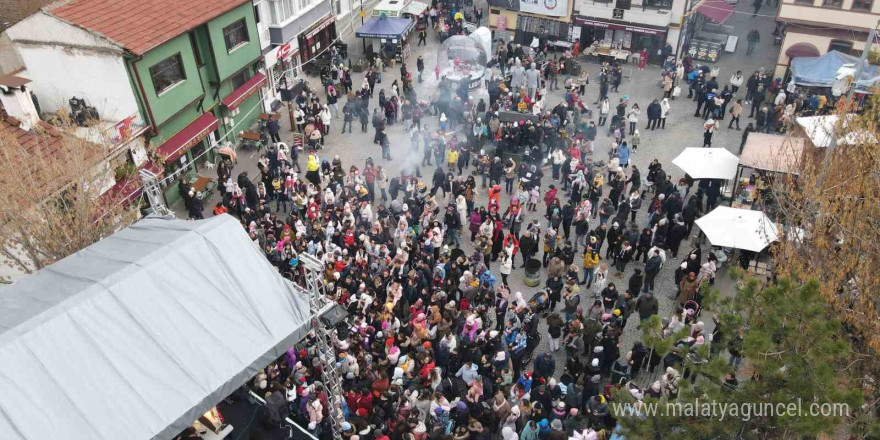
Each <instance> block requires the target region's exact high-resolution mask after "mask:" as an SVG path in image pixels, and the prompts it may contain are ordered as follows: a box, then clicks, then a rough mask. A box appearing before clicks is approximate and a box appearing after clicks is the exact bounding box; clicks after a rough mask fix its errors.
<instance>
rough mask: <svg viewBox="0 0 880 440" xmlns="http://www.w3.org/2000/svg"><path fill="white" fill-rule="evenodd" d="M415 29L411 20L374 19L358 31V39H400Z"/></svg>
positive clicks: (380, 17) (384, 17)
mask: <svg viewBox="0 0 880 440" xmlns="http://www.w3.org/2000/svg"><path fill="white" fill-rule="evenodd" d="M412 27H413V21H412V20H411V19H409V18H388V17H386V16H384V15H382V16H379V17H372V18H370V19H369V20H367V22H366V23H364V25H363V26H361V28H360V29H359V30H358V31H357V33H356V35H357V37H358V38H383V39H387V38H392V39H395V38H396V39H400V38H403V36H404V35H406V33H407V32H409V30H410V29H411V28H412Z"/></svg>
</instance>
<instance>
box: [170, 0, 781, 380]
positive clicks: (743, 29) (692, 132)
mask: <svg viewBox="0 0 880 440" xmlns="http://www.w3.org/2000/svg"><path fill="white" fill-rule="evenodd" d="M483 10H484V11H486V10H487V9H486V8H485V7H484V8H483ZM760 14H763V15H772V14H775V11H774V10H772V8H771V7H766V6H765V7H764V8H763V9H762V10H761V11H760ZM484 21H485V18H484ZM726 24H727V25H729V26H732V27H733V28H734V29H735V31H736V34H737V35H738V36H739V44H738V46H737V48H736V52H735V53H724V54H723V56H722V57H721V59H720V61H719V62H718V63H717V64H718V66H719V67H720V72H719V75H718V82H719V86H720V87H719V88H722V87H723V86H724V85H725V84H729V78H730V76H731V75H732V74H733V73H735V72H736V71H737V70H741V71H742V72H743V75H744V76H746V77H748V76H749V75H750V74H751V73H752V72H754V71H755V70H757V69H759V68H760V67H764V68H765V69H767V70H768V71H770V72H772V71H773V67H774V65H775V60H776V56H777V53H778V50H779V47H778V46H774V45H773V36H772V35H771V32H772V31H773V29H774V21H773V19H772V18H770V17H762V16H760V15H759V16H758V17H752V15H751V7H750V6H749V3H748V2H740V4H739V5H738V6H737V11H736V13H735V14H734V15H733V16H732V17H731V18H730V20H729V21H728V22H727V23H726ZM753 26H757V27H758V29H759V31H760V33H761V42H760V43H759V45H758V47H757V48H756V49H755V51H754V52H753V53H752V54H751V55H746V54H745V52H746V44H745V42H746V34H748V32H749V31H750V30H751V29H752V27H753ZM344 40H345V42H346V43H348V47H349V56H350V58H351V60H352V62H355V61H356V60H357V59H359V58H360V56H361V55H362V50H363V49H362V42H361V41H359V40H358V39H356V38H355V37H354V35H353V33H352V34H350V35H349V36H348V37H347V38H344ZM416 41H417V38H416V37H413V38H412V41H411V44H412V45H413V48H412V49H413V51H412V56H411V57H410V59H409V61H408V63H407V68H408V70H409V71H410V72H412V73H413V75H414V76H415V75H416V74H417V70H416V68H415V60H416V58H417V57H418V56H419V55H421V56H422V57H423V58H424V60H425V66H426V67H425V75H424V81H423V82H422V83H417V82H416V84H415V88H416V92H417V94H418V96H419V97H420V99H427V97H429V96H430V95H431V93H432V91H433V90H434V89H435V88H436V87H437V85H438V81H437V80H436V79H435V77H434V74H433V68H434V66H435V65H436V60H437V53H438V50H439V49H440V43H441V41H440V40H439V39H438V37H437V36H436V35H435V34H434V33H433V31H429V34H428V45H427V46H419V47H416V46H415V43H416ZM580 61H581V67H582V68H583V69H587V71H588V72H589V73H590V78H591V79H595V78H598V76H599V69H600V66H599V64H596V63H595V62H589V61H586V60H583V59H582V60H580ZM709 66H710V67H712V66H714V65H712V64H709ZM626 68H627V69H632V71H631V72H632V73H631V75H630V76H629V77H628V78H626V77H625V78H624V80H623V82H622V84H621V86H620V92H619V93H610V94H609V98H610V100H611V102H612V107H613V106H614V105H615V104H616V102H617V99H618V98H619V97H623V96H624V95H626V96H628V97H629V100H630V105H631V104H632V103H638V104H639V107H640V108H642V109H643V110H642V118H641V120H640V121H639V131H640V136H641V144H640V145H639V148H638V150H637V151H633V152H632V155H631V158H630V162H631V164H635V165H637V166H638V167H639V169H640V170H641V171H642V180H643V182H644V179H645V177H646V176H647V171H648V165H649V164H650V163H651V161H652V160H653V159H655V158H656V159H658V160H659V161H660V162H661V163H662V164H663V168H664V170H666V172H667V174H669V175H671V176H672V181H673V182H676V181H677V180H678V179H679V178H681V177H683V176H684V172H683V171H681V170H680V169H678V168H677V167H676V166H674V165H672V159H673V158H675V156H677V155H678V154H679V153H680V152H681V151H682V150H683V149H684V148H686V147H701V146H702V141H703V129H702V123H703V119H702V118H696V117H694V116H693V112H694V110H695V108H696V102H694V101H692V100H689V99H686V98H685V96H686V94H687V88H686V84H684V85H683V86H682V89H683V90H682V94H681V96H680V97H679V98H677V99H675V100H672V101H670V104H671V110H670V113H669V117H668V119H667V121H666V122H667V124H666V128H665V129H657V130H654V131H650V130H646V129H645V126H646V125H647V118H646V117H645V113H644V109H646V108H647V106H648V104H650V103H651V101H652V100H653V99H659V98H661V97H662V96H661V95H662V93H663V89H662V87H661V84H660V68H659V66H656V65H648V66H647V68H646V69H645V70H639V69H638V68H637V66H635V65H632V64H630V65H627V66H626ZM399 77H400V73H399V66H398V68H391V67H388V68H387V69H386V71H385V73H384V75H383V81H382V83H381V84H377V88H379V89H380V90H381V89H382V88H385V89H386V93H387V94H388V95H389V96H390V86H391V83H392V81H393V80H394V79H398V80H399ZM362 78H363V74H361V73H352V83H353V84H354V85H355V87H357V86H358V85H360V84H361V81H362ZM308 80H309V82H310V84H311V85H312V87H313V89H316V90H317V89H320V81H319V79H318V78H316V77H308ZM562 82H563V81H561V80H560V84H561V83H562ZM564 92H565V91H564V89H560V90H556V91H549V96H548V97H547V98H546V101H545V102H546V104H545V108H552V107H553V106H554V105H556V103H558V102H560V101H562V99H563V95H564ZM598 93H599V90H598V84H597V83H596V81H595V80H591V82H590V85H588V86H587V90H586V94H585V95H586V96H585V98H584V101H585V102H586V103H587V104H590V103H592V102H593V101H594V100H595V98H596V96H598ZM744 94H745V90H744V88H741V89H740V91H739V93H738V95H737V96H735V97H734V99H736V98H742V97H744ZM320 95H321V98H322V102H323V101H324V96H323V94H320ZM378 95H379V94H378V92H377V93H375V94H374V98H373V99H372V100H371V103H370V112H371V113H372V109H373V108H374V107H375V106H376V105H378V104H377V102H378ZM471 96H472V97H474V100H475V102H477V101H479V99H480V98H481V97H482V98H485V99H486V102H487V103H488V101H489V99H488V95H487V92H486V90H485V88H480V89H477V90H472V91H471ZM343 104H344V98H343V99H341V100H340V103H339V107H340V109H341V108H342V105H343ZM590 107H591V108H592V109H593V110H594V113H598V112H597V111H595V108H594V107H593V106H590ZM747 109H748V107H747ZM282 112H283V113H284V114H282V117H281V122H282V132H281V137H282V140H283V141H289V140H290V135H289V133H290V131H289V130H290V127H289V122H288V121H289V119H288V117H287V114H286V110H283V111H282ZM746 116H747V115H743V117H742V118H741V126H742V128H745V126H746V125H747V124H748V122H749V121H750V119H748V118H747V117H746ZM594 118H595V115H594ZM422 122H423V124H425V125H426V126H427V128H428V129H430V130H431V131H434V130H436V129H437V128H438V127H439V121H438V117H437V116H433V117H429V116H426V117H425V118H424V119H423V121H422ZM728 122H729V119H727V120H724V121H722V124H721V126H722V127H723V128H720V129H719V130H718V131H717V132H716V133H715V135H714V138H713V143H712V146H713V147H720V148H726V149H728V150H729V151H731V152H732V153H734V154H737V152H738V149H739V145H740V142H741V135H742V132H741V131H736V130H735V129H727V125H726V124H727V123H728ZM606 127H607V126H606ZM341 128H342V119H334V120H333V122H332V124H331V127H330V134H329V135H327V136H326V137H325V148H324V149H323V150H321V151H320V152H319V155H320V156H321V158H327V159H332V158H333V157H334V156H336V155H338V156H339V157H340V159H341V160H342V163H343V168H345V169H347V168H348V167H349V166H351V165H352V164H354V165H357V166H358V167H359V168H362V167H363V164H364V161H365V160H366V159H367V158H368V157H371V158H373V160H374V161H375V163H376V164H377V165H381V166H382V167H384V168H385V169H386V170H387V173H388V176H389V177H393V176H396V175H398V174H399V172H400V170H401V168H403V166H404V164H405V163H407V162H415V161H418V162H419V163H420V162H421V157H422V153H421V144H422V143H421V142H420V147H419V150H418V151H417V152H413V151H411V150H410V140H409V136H408V134H406V133H405V132H404V129H403V124H402V123H397V124H394V125H390V126H388V127H387V129H386V133H387V134H388V136H389V140H390V144H391V156H392V157H393V158H394V160H392V161H387V160H382V159H379V158H381V156H382V155H381V149H380V147H379V146H378V145H375V144H373V143H372V139H373V134H374V130H373V129H372V127H370V128H369V130H368V133H360V132H359V131H360V130H359V128H360V127H359V124H358V123H357V121H354V127H353V133H351V134H349V133H346V134H340V131H341ZM599 128H600V130H599V136H598V137H597V140H596V150H595V153H594V155H593V157H594V160H607V151H608V148H609V147H610V144H611V138H610V137H606V136H605V133H607V129H606V130H602V128H605V127H599ZM288 145H290V143H289V142H288ZM257 158H258V157H254V156H251V157H248V156H246V155H244V154H242V155H240V156H239V163H238V164H237V165H236V166H235V168H234V169H233V175H238V173H240V172H242V171H248V174H249V175H250V176H251V177H252V178H255V177H256V176H259V172H258V171H257V167H256V160H257ZM305 161H306V154H304V153H303V154H301V155H300V167H301V168H302V169H303V171H305ZM470 171H473V168H471V169H470ZM433 172H434V167H433V166H431V167H425V168H422V169H421V173H422V176H423V181H425V182H426V183H427V184H428V185H429V186H430V179H431V176H432V174H433ZM467 172H468V171H466V173H467ZM202 174H203V175H205V176H210V177H213V178H216V174H215V172H214V171H212V170H203V171H202ZM627 174H629V173H628V172H627ZM478 182H479V179H478ZM553 183H557V182H553V180H552V176H551V175H550V172H549V168H548V169H547V170H546V171H545V177H544V179H543V180H542V189H546V188H547V187H548V186H549V185H550V184H553ZM643 187H644V183H643ZM606 191H607V190H606ZM542 193H543V191H542ZM606 195H607V193H606ZM563 197H564V194H562V193H560V200H561V201H562V202H563V203H564V202H565V200H563ZM437 199H438V200H437V201H438V204H440V205H441V206H444V203H448V201H449V199H445V200H444V199H442V197H441V196H440V195H439V194H438V195H437ZM218 200H219V195H218V194H217V193H216V192H215V194H214V195H213V198H212V199H211V200H210V201H209V202H207V203H205V211H206V215H210V209H211V207H212V206H213V205H214V204H215V203H217V201H218ZM509 201H510V196H508V195H507V194H506V193H504V192H502V200H501V207H502V210H503V209H506V207H507V206H508V204H509ZM487 202H488V199H487V197H486V192H485V190H481V191H480V192H479V193H478V195H477V198H476V200H475V205H476V206H485V205H486V204H487ZM649 203H650V201H649V200H645V201H644V202H643V209H641V210H639V214H638V215H637V217H636V223H637V224H638V225H639V226H640V228H639V229H641V226H643V225H644V224H645V223H646V222H647V205H648V204H649ZM541 206H543V203H541ZM172 208H173V210H174V211H175V212H176V213H177V215H178V216H179V217H182V218H186V216H187V215H186V210H185V208H184V207H183V205H182V203H178V204H177V205H175V206H173V207H172ZM526 214H527V215H526V218H525V219H524V221H523V224H524V225H526V224H528V222H529V221H531V220H533V219H536V220H538V221H539V223H540V225H541V226H542V230H545V228H544V227H545V226H546V221H543V220H544V218H543V209H540V208H539V209H538V212H533V213H532V212H529V213H526ZM463 221H464V223H465V231H464V232H463V233H462V240H461V241H462V248H463V250H464V251H465V252H466V254H470V252H472V251H473V246H472V244H471V242H470V240H468V238H469V237H468V236H467V230H466V219H463ZM598 224H599V220H598V219H592V220H591V221H590V229H591V230H592V229H593V228H595V227H598ZM697 231H698V228H694V231H693V235H692V236H691V237H689V238H688V239H685V241H683V242H682V245H681V249H680V250H681V254H679V259H678V261H676V260H674V259H672V257H671V254H669V253H668V252H667V257H668V261H667V263H666V264H665V265H664V267H663V269H662V270H661V272H660V274H659V275H658V276H657V278H656V283H655V291H654V292H655V296H656V297H657V299H658V301H659V303H660V307H659V315H660V316H661V317H667V316H670V315H671V313H672V311H673V308H674V306H675V305H674V300H673V298H674V296H675V294H676V287H675V285H674V279H673V274H674V271H675V268H676V266H677V264H678V262H679V261H680V260H681V259H682V258H683V255H682V254H683V253H684V252H686V251H687V249H690V248H691V247H692V244H691V242H692V239H693V237H695V236H696V234H697ZM572 234H573V233H572ZM571 239H572V240H573V239H574V238H573V237H571ZM542 246H543V244H542ZM709 250H710V249H709V246H708V245H704V246H703V254H704V261H705V254H706V253H707V252H708V251H709ZM542 252H543V251H540V252H539V254H538V256H540V254H541V253H542ZM581 252H582V250H581ZM601 255H602V256H604V248H603V250H602V254H601ZM603 262H606V263H607V264H608V266H609V281H610V282H614V283H615V284H616V285H617V286H618V290H619V291H621V292H623V291H624V290H625V289H626V285H627V281H628V279H629V277H630V275H632V273H633V271H634V269H636V268H640V269H642V270H643V269H644V265H643V264H642V263H641V262H635V261H634V262H631V263H630V264H629V265H627V269H626V274H625V275H624V276H623V277H620V278H618V277H615V276H614V272H615V270H614V269H613V267H612V266H613V265H612V264H611V263H610V262H607V261H605V260H603ZM520 264H521V259H520V258H519V257H517V258H516V260H515V269H514V271H513V273H512V274H511V275H510V277H509V283H510V288H511V292H517V291H520V292H522V293H523V296H524V297H525V298H527V299H528V298H530V297H531V296H532V295H533V294H534V293H535V292H536V291H537V290H538V289H539V288H540V287H541V286H543V283H544V281H546V276H543V277H542V279H541V285H540V286H539V287H535V288H532V287H527V286H525V284H523V278H524V272H523V270H522V269H516V268H518V267H519V266H520ZM575 264H576V265H578V267H582V265H581V256H580V255H577V257H576V259H575ZM726 266H727V265H726V264H725V266H724V267H723V268H722V269H724V268H726ZM491 270H492V271H493V273H496V274H497V273H499V263H498V262H493V263H492V264H491ZM499 279H500V277H499ZM717 280H718V282H717V283H716V286H715V287H716V288H718V289H720V290H721V291H722V294H732V293H733V290H734V286H733V285H732V283H730V282H729V281H727V280H726V270H721V271H719V273H718V275H717ZM584 287H586V286H582V292H581V293H582V296H581V298H582V299H581V304H582V306H584V308H585V309H586V308H587V307H588V306H589V303H590V298H591V295H592V294H591V291H587V290H585V289H583V288H584ZM591 290H592V289H591ZM561 308H562V306H561V305H557V310H559V311H561ZM701 320H702V321H703V322H704V323H705V329H704V334H711V332H712V329H713V324H712V319H711V315H710V314H709V313H704V314H703V316H702V318H701ZM637 323H638V316H634V317H632V319H629V320H628V322H627V326H626V328H625V329H624V333H623V335H622V336H621V338H620V353H621V356H622V357H623V356H625V355H626V353H627V352H628V351H629V349H630V347H631V346H632V344H633V343H634V342H636V341H638V340H639V339H640V334H639V332H638V330H636V325H637ZM541 334H542V336H543V337H542V339H541V343H540V345H539V346H538V347H537V348H536V349H535V356H537V354H539V353H543V352H545V351H548V350H549V342H548V341H549V335H548V334H547V332H546V322H545V321H544V319H542V320H541ZM555 356H556V359H557V360H556V375H557V377H558V376H559V375H561V374H562V372H563V369H564V366H565V361H566V359H565V356H566V355H565V353H564V350H560V351H558V352H556V353H555ZM524 368H526V369H531V365H529V366H524ZM659 370H660V369H659V368H658V371H657V372H655V375H654V376H653V377H652V376H648V375H647V374H642V375H641V376H640V377H639V380H638V381H637V382H639V384H640V385H645V384H646V383H650V382H651V381H653V380H655V379H656V378H657V377H659V374H660V372H659Z"/></svg>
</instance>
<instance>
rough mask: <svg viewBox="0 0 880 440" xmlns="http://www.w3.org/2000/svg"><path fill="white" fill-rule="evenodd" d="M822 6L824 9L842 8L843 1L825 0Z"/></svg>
mask: <svg viewBox="0 0 880 440" xmlns="http://www.w3.org/2000/svg"><path fill="white" fill-rule="evenodd" d="M822 6H825V7H826V8H839V7H841V6H843V0H825V1H824V2H823V3H822Z"/></svg>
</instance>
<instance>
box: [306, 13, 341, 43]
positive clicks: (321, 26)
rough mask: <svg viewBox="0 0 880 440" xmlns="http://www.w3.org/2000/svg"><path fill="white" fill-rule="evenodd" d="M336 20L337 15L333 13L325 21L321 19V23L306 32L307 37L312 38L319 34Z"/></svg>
mask: <svg viewBox="0 0 880 440" xmlns="http://www.w3.org/2000/svg"><path fill="white" fill-rule="evenodd" d="M335 21H336V16H334V15H333V14H330V15H329V16H327V18H325V19H324V20H323V21H321V22H320V23H318V24H317V25H315V27H314V28H312V30H311V32H309V33H308V34H306V38H309V39H310V38H312V37H314V36H315V35H318V33H319V32H321V31H323V30H324V28H326V27H327V26H330V24H331V23H333V22H335Z"/></svg>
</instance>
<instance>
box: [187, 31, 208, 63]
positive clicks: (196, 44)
mask: <svg viewBox="0 0 880 440" xmlns="http://www.w3.org/2000/svg"><path fill="white" fill-rule="evenodd" d="M189 44H190V46H192V51H193V55H194V56H195V57H196V65H197V66H199V67H202V66H204V65H205V62H204V61H202V53H201V52H200V51H199V40H198V38H196V33H195V32H190V33H189Z"/></svg>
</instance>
